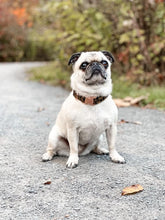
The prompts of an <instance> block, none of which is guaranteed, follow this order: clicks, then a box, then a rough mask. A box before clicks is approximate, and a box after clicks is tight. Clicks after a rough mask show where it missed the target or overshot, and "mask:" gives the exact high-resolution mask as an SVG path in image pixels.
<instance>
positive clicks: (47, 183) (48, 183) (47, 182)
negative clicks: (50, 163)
mask: <svg viewBox="0 0 165 220" xmlns="http://www.w3.org/2000/svg"><path fill="white" fill-rule="evenodd" d="M51 183H52V182H51V181H50V180H48V181H46V182H44V185H50V184H51Z"/></svg>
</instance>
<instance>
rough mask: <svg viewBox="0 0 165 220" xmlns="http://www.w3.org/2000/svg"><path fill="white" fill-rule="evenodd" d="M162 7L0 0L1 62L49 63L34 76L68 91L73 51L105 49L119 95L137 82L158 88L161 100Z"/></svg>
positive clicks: (155, 2)
mask: <svg viewBox="0 0 165 220" xmlns="http://www.w3.org/2000/svg"><path fill="white" fill-rule="evenodd" d="M164 6H165V3H164V1H163V0H128V1H123V0H49V1H48V0H28V1H22V0H15V1H13V0H0V61H36V60H37V61H53V62H52V63H50V64H48V66H46V67H41V68H39V69H36V70H34V71H33V77H34V78H35V79H39V80H43V81H50V82H52V81H53V82H54V84H61V85H63V86H65V87H67V86H68V81H69V72H71V71H70V69H68V66H67V62H68V59H69V57H70V55H71V54H72V53H74V52H77V51H91V50H109V51H111V52H112V53H113V54H114V56H115V58H116V63H115V65H114V66H113V75H114V80H115V79H117V80H116V81H119V79H120V80H121V81H122V82H123V83H125V87H124V89H123V91H122V85H124V84H123V83H120V86H119V87H120V88H121V93H120V94H119V92H118V93H117V95H118V96H122V95H123V94H124V93H123V92H124V91H127V90H130V88H131V86H132V85H135V84H136V86H135V87H136V91H138V90H141V89H142V90H143V88H144V87H146V86H147V87H150V88H149V90H151V88H156V89H155V91H156V90H157V89H158V90H159V88H160V89H162V90H161V92H160V90H159V92H158V93H161V95H160V94H159V95H158V97H162V98H163V102H165V100H164V99H165V98H164V96H163V95H162V94H164V93H165V90H163V88H164V85H165V53H164V52H165V51H164V45H165V7H164ZM133 83H134V84H133ZM153 86H154V87H153ZM131 90H132V89H131ZM127 93H129V94H130V92H126V95H128V94H127ZM153 93H154V92H153ZM160 102H162V99H161V101H160ZM158 103H159V101H158Z"/></svg>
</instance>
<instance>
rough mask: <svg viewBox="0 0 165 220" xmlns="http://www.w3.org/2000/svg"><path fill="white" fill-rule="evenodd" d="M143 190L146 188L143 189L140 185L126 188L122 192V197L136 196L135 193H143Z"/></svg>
mask: <svg viewBox="0 0 165 220" xmlns="http://www.w3.org/2000/svg"><path fill="white" fill-rule="evenodd" d="M143 189H144V188H143V187H142V186H141V185H140V184H136V185H132V186H128V187H125V188H124V189H123V190H122V193H121V195H122V196H125V195H130V194H134V193H137V192H141V191H143Z"/></svg>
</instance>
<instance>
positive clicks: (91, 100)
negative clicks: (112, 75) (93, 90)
mask: <svg viewBox="0 0 165 220" xmlns="http://www.w3.org/2000/svg"><path fill="white" fill-rule="evenodd" d="M73 96H74V97H75V98H76V99H78V100H80V101H81V102H83V103H85V104H86V105H96V104H99V103H100V102H102V101H104V100H105V99H106V98H107V97H108V96H90V97H85V96H81V95H79V94H77V93H76V91H75V90H73Z"/></svg>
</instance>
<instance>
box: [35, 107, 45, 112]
mask: <svg viewBox="0 0 165 220" xmlns="http://www.w3.org/2000/svg"><path fill="white" fill-rule="evenodd" d="M44 110H45V108H41V107H39V108H38V109H37V112H42V111H44Z"/></svg>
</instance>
